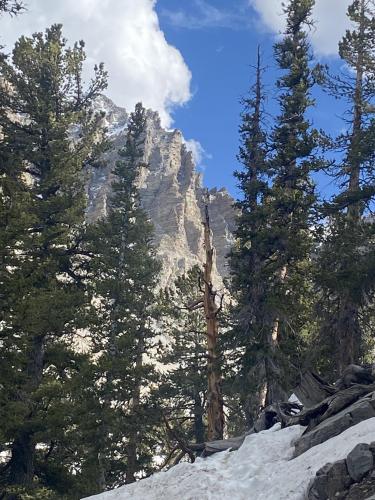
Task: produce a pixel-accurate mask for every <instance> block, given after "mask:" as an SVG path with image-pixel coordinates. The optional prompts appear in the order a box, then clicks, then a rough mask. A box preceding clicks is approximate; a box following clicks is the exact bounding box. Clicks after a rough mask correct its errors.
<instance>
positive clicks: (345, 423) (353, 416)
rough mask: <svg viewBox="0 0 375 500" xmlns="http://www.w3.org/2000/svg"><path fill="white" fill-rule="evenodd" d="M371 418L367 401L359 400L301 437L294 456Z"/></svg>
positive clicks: (371, 408)
mask: <svg viewBox="0 0 375 500" xmlns="http://www.w3.org/2000/svg"><path fill="white" fill-rule="evenodd" d="M372 417H375V410H374V408H373V406H372V405H371V403H370V401H369V399H368V398H362V399H360V400H359V401H357V402H356V403H353V404H352V405H350V406H348V407H347V408H345V409H344V410H342V411H341V412H339V413H337V414H336V415H333V416H332V417H330V418H327V420H324V421H323V422H322V423H321V424H319V425H317V426H316V427H315V428H314V429H313V430H311V431H310V432H308V433H306V434H304V435H303V436H301V437H300V439H299V440H298V441H297V442H296V445H295V456H298V455H301V454H302V453H304V452H305V451H307V450H309V449H310V448H312V447H313V446H316V445H318V444H321V443H324V442H325V441H327V440H328V439H330V438H332V437H334V436H338V435H339V434H341V433H342V432H344V431H345V430H346V429H348V428H349V427H351V426H353V425H356V424H358V423H359V422H362V421H363V420H367V419H369V418H372Z"/></svg>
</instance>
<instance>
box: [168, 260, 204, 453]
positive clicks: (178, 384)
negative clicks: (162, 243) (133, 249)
mask: <svg viewBox="0 0 375 500" xmlns="http://www.w3.org/2000/svg"><path fill="white" fill-rule="evenodd" d="M202 283H203V280H202V271H201V269H200V268H199V267H198V266H195V267H193V268H192V269H191V270H190V271H188V272H187V273H186V274H184V275H183V276H180V277H178V278H177V280H176V281H175V283H174V286H173V287H171V288H170V289H167V290H165V291H163V292H162V293H161V307H162V320H161V325H162V331H163V333H164V335H165V337H166V341H167V345H166V347H165V348H164V349H163V350H162V355H161V357H160V361H161V362H162V363H163V365H165V366H166V373H165V374H164V375H163V377H162V381H161V386H160V396H161V399H162V401H163V412H164V416H165V418H166V419H167V420H168V422H169V423H170V428H171V430H173V429H175V435H169V436H168V438H169V441H170V445H169V448H170V458H169V460H172V459H173V458H176V457H177V456H178V453H179V451H181V442H182V443H189V442H193V441H195V442H196V443H203V442H204V441H205V440H206V439H207V422H206V418H205V414H206V405H207V346H206V344H207V340H206V322H205V319H204V316H203V314H202V310H201V308H197V307H196V305H195V304H200V303H201V297H202V290H201V286H202ZM170 434H171V432H170ZM178 438H179V442H178ZM182 451H183V450H182Z"/></svg>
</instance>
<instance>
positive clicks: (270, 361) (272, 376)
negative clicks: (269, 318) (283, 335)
mask: <svg viewBox="0 0 375 500" xmlns="http://www.w3.org/2000/svg"><path fill="white" fill-rule="evenodd" d="M287 272H288V269H287V266H286V265H285V266H283V267H282V268H281V270H280V272H279V276H278V281H279V283H280V284H283V283H284V282H285V279H286V277H287ZM279 343H280V318H279V317H276V318H275V319H274V321H273V324H272V327H271V332H270V336H269V347H270V355H269V357H268V358H267V359H266V360H265V371H266V379H265V382H264V385H263V387H262V392H261V394H262V396H263V400H264V401H263V405H262V407H263V408H265V407H266V406H270V405H271V404H273V403H275V402H277V401H282V400H284V399H285V396H286V394H285V391H284V390H283V388H282V387H281V384H280V377H281V370H280V367H279V366H278V362H277V351H278V349H279Z"/></svg>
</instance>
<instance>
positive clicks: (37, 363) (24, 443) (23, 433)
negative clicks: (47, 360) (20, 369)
mask: <svg viewBox="0 0 375 500" xmlns="http://www.w3.org/2000/svg"><path fill="white" fill-rule="evenodd" d="M28 357H29V359H28V365H27V383H26V385H25V387H24V391H23V394H24V403H25V406H26V408H27V409H28V411H27V414H26V416H25V419H24V422H23V423H22V424H21V428H20V429H19V432H18V435H17V436H16V438H15V440H14V442H13V444H12V456H11V459H10V462H9V483H10V484H16V485H21V486H25V487H30V486H31V485H32V481H33V477H34V461H35V443H34V433H35V430H34V429H33V428H32V424H31V420H32V418H34V417H35V408H34V407H33V401H32V395H33V393H34V392H35V390H37V389H38V387H39V386H40V384H41V381H42V376H43V362H44V336H37V337H34V338H33V339H32V341H31V347H30V350H29V353H28Z"/></svg>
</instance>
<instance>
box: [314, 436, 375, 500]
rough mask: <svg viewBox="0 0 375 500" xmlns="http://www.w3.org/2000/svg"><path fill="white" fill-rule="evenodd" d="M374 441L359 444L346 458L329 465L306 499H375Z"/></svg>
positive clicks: (322, 471)
mask: <svg viewBox="0 0 375 500" xmlns="http://www.w3.org/2000/svg"><path fill="white" fill-rule="evenodd" d="M374 493H375V443H371V444H364V443H360V444H358V445H357V446H355V448H353V450H352V451H351V452H350V453H349V455H348V456H347V457H346V460H339V461H337V462H335V463H333V464H330V463H329V464H326V465H325V466H324V467H322V468H321V469H319V470H318V472H317V473H316V475H315V478H314V480H313V481H312V484H311V485H310V488H309V492H308V496H307V500H340V499H341V500H344V499H345V500H371V499H373V498H375V495H374Z"/></svg>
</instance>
